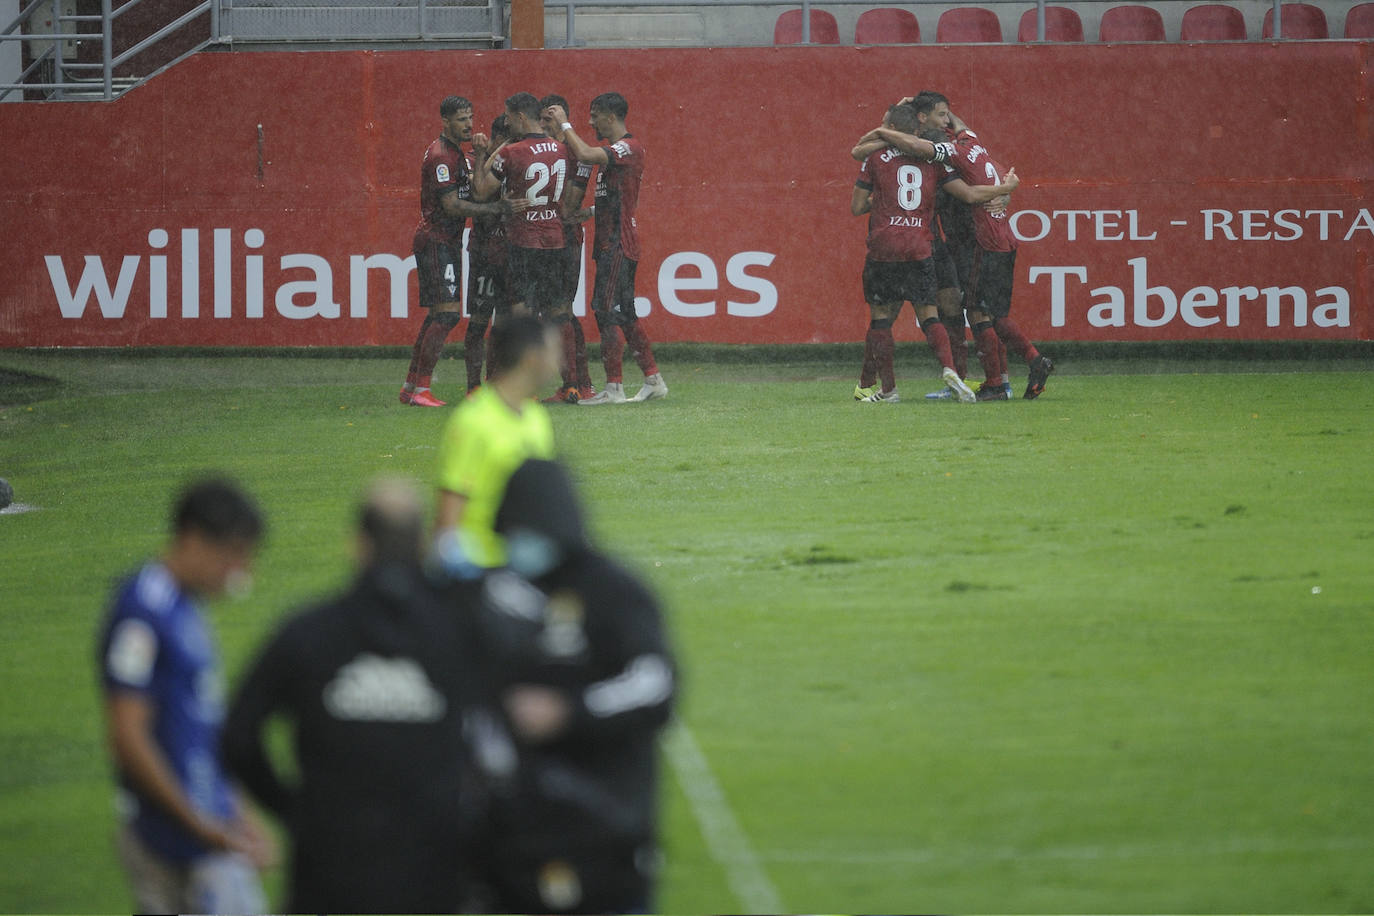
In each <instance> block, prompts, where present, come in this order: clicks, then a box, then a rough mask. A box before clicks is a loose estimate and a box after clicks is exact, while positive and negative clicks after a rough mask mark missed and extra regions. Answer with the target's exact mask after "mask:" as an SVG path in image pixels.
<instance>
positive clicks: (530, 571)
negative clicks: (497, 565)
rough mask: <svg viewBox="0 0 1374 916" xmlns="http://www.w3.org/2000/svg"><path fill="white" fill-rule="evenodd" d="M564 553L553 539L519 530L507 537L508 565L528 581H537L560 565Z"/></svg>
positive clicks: (522, 529) (523, 529) (524, 529)
mask: <svg viewBox="0 0 1374 916" xmlns="http://www.w3.org/2000/svg"><path fill="white" fill-rule="evenodd" d="M561 559H562V551H560V550H559V549H558V545H557V544H556V543H554V541H553V539H552V538H550V537H548V536H547V535H543V534H540V533H539V532H537V531H530V530H529V529H527V528H517V529H515V530H514V531H512V532H511V533H510V534H509V535H507V536H506V565H507V566H509V567H510V568H511V569H513V570H514V571H515V572H517V573H518V574H520V575H521V576H524V577H525V578H526V579H537V578H539V577H540V576H542V575H544V574H545V573H546V572H548V571H549V570H551V569H553V568H554V567H555V566H557V565H558V561H559V560H561Z"/></svg>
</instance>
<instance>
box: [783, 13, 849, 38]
mask: <svg viewBox="0 0 1374 916" xmlns="http://www.w3.org/2000/svg"><path fill="white" fill-rule="evenodd" d="M801 40H802V11H801V10H787V11H785V12H784V13H783V14H782V15H780V16H779V17H778V22H777V25H775V26H773V44H775V45H799V44H801ZM811 43H812V44H813V45H837V44H839V43H840V26H839V23H837V22H836V21H835V16H834V14H833V13H827V12H826V11H825V10H818V9H814V8H813V9H812V10H811Z"/></svg>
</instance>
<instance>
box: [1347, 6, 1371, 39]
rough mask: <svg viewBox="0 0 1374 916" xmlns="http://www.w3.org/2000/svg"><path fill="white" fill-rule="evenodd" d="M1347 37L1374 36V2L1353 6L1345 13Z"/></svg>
mask: <svg viewBox="0 0 1374 916" xmlns="http://www.w3.org/2000/svg"><path fill="white" fill-rule="evenodd" d="M1345 37H1346V38H1374V3H1361V4H1359V5H1358V6H1352V7H1351V8H1350V12H1348V13H1346V14H1345Z"/></svg>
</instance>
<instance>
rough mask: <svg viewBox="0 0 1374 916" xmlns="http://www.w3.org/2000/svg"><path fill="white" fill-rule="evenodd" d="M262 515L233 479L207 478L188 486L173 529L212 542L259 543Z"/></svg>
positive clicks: (179, 501)
mask: <svg viewBox="0 0 1374 916" xmlns="http://www.w3.org/2000/svg"><path fill="white" fill-rule="evenodd" d="M263 528H264V525H263V519H262V513H261V512H260V511H259V510H258V507H257V506H256V505H255V504H254V503H253V500H252V499H250V498H249V497H248V494H247V493H245V492H243V490H241V489H239V487H238V485H237V484H235V483H234V482H233V481H231V480H227V479H225V478H222V477H207V478H204V479H202V480H197V481H195V482H194V483H191V484H189V485H188V486H187V487H186V488H185V489H184V490H182V492H181V494H180V495H179V496H178V497H177V502H176V506H175V508H173V510H172V530H173V531H175V532H176V533H177V534H183V533H185V532H188V531H197V532H199V533H200V534H202V535H204V536H205V537H207V538H209V539H210V540H212V541H218V542H220V543H226V542H229V541H249V542H256V541H258V540H259V539H260V538H261V537H262V532H263Z"/></svg>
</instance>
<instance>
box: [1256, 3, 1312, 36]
mask: <svg viewBox="0 0 1374 916" xmlns="http://www.w3.org/2000/svg"><path fill="white" fill-rule="evenodd" d="M1279 13H1280V14H1281V15H1282V20H1281V21H1280V23H1279V24H1280V26H1281V27H1282V31H1283V35H1282V36H1281V37H1283V38H1326V37H1327V32H1326V14H1325V13H1323V12H1322V8H1321V7H1320V6H1313V5H1312V4H1310V3H1285V4H1283V5H1282V6H1281V7H1279ZM1260 37H1261V38H1273V37H1274V10H1273V9H1272V8H1270V9H1269V11H1268V12H1266V13H1265V14H1264V30H1263V31H1262V32H1261V33H1260Z"/></svg>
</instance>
